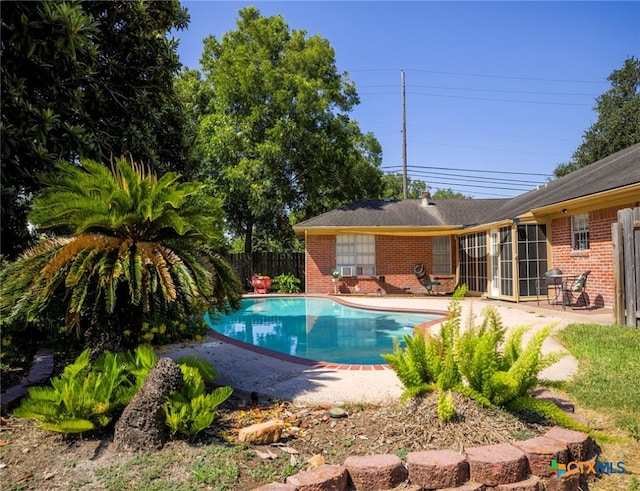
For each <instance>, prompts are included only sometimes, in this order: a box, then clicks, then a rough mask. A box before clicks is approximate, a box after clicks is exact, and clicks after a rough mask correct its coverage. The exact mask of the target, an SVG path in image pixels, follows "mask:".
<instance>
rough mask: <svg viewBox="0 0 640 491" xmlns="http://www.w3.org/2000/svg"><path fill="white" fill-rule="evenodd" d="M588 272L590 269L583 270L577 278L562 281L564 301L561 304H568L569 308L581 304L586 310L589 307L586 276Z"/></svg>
mask: <svg viewBox="0 0 640 491" xmlns="http://www.w3.org/2000/svg"><path fill="white" fill-rule="evenodd" d="M590 273H591V271H585V272H584V273H582V274H581V275H580V276H578V277H577V278H575V279H573V280H568V281H566V282H565V283H564V285H563V288H562V292H563V295H565V297H564V299H565V300H566V301H565V303H563V306H564V305H569V306H570V307H571V308H577V307H580V306H582V307H584V308H585V309H587V310H589V309H590V308H591V304H590V302H589V295H587V276H589V274H590Z"/></svg>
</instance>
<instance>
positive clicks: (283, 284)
mask: <svg viewBox="0 0 640 491" xmlns="http://www.w3.org/2000/svg"><path fill="white" fill-rule="evenodd" d="M299 285H300V280H299V279H298V278H296V277H295V276H293V275H292V274H281V275H278V276H276V277H275V278H274V279H273V281H272V282H271V289H272V290H273V291H275V292H276V293H300V286H299Z"/></svg>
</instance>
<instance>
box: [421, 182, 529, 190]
mask: <svg viewBox="0 0 640 491" xmlns="http://www.w3.org/2000/svg"><path fill="white" fill-rule="evenodd" d="M426 184H443V185H445V186H451V182H450V181H446V180H442V181H441V180H438V179H433V180H429V182H428V183H426ZM455 186H456V187H463V188H473V189H498V190H501V191H518V192H523V191H529V190H530V189H531V188H513V187H508V186H489V185H481V186H480V185H475V184H457V183H456V184H455Z"/></svg>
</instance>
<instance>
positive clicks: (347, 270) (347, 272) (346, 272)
mask: <svg viewBox="0 0 640 491" xmlns="http://www.w3.org/2000/svg"><path fill="white" fill-rule="evenodd" d="M355 273H356V267H355V266H340V276H344V277H346V276H355Z"/></svg>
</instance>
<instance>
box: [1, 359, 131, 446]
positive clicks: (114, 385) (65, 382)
mask: <svg viewBox="0 0 640 491" xmlns="http://www.w3.org/2000/svg"><path fill="white" fill-rule="evenodd" d="M126 368H127V365H126V363H122V362H121V360H120V358H119V357H118V355H114V354H112V353H109V352H107V353H105V354H104V355H103V356H102V357H100V358H99V359H98V360H96V362H95V363H94V364H93V365H92V364H91V363H90V361H89V349H86V350H84V351H83V352H82V353H81V354H80V356H78V358H76V360H75V361H74V362H73V363H72V364H71V365H68V366H67V367H66V368H65V369H64V371H63V372H62V374H61V375H60V376H59V377H56V378H54V379H53V380H52V381H51V387H30V388H29V391H28V397H27V398H26V399H25V400H24V401H23V402H22V404H21V405H20V407H18V408H17V409H16V410H15V411H14V414H15V415H16V416H18V417H22V418H34V419H37V420H38V421H40V424H39V426H40V428H42V429H45V430H50V431H55V432H59V433H65V434H69V433H82V432H85V431H89V430H94V429H99V428H103V427H105V426H107V425H109V424H110V423H111V421H112V419H113V417H114V415H116V414H117V413H118V412H119V411H121V410H122V408H124V406H126V405H127V404H128V403H129V401H130V400H131V399H132V398H133V396H134V394H135V391H136V384H135V381H134V380H132V378H131V377H129V376H128V373H127V370H126Z"/></svg>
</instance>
